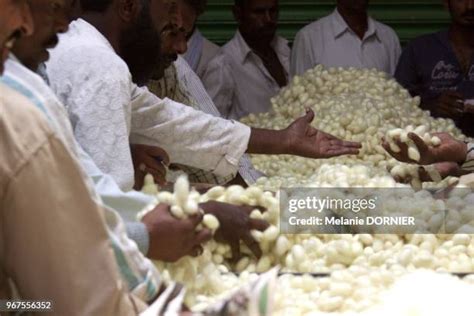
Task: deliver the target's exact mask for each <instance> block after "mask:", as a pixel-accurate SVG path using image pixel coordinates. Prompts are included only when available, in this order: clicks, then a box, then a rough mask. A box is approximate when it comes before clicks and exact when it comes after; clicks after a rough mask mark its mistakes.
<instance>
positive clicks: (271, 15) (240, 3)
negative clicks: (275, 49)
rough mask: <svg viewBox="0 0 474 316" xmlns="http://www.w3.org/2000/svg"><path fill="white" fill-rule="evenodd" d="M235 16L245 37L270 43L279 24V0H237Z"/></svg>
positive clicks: (234, 10)
mask: <svg viewBox="0 0 474 316" xmlns="http://www.w3.org/2000/svg"><path fill="white" fill-rule="evenodd" d="M233 12H234V17H235V20H236V21H237V23H238V25H239V30H240V32H241V33H242V35H243V36H244V38H245V39H249V40H254V41H255V40H256V41H260V42H263V43H270V42H271V41H272V40H273V38H274V37H275V34H276V30H277V26H278V13H279V6H278V0H235V5H234V8H233Z"/></svg>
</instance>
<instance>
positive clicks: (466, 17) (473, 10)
mask: <svg viewBox="0 0 474 316" xmlns="http://www.w3.org/2000/svg"><path fill="white" fill-rule="evenodd" d="M444 3H445V5H446V7H447V8H448V9H449V13H450V14H451V19H452V22H453V23H454V24H457V25H460V26H465V27H474V0H444Z"/></svg>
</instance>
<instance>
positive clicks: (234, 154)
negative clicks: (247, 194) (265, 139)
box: [213, 121, 251, 176]
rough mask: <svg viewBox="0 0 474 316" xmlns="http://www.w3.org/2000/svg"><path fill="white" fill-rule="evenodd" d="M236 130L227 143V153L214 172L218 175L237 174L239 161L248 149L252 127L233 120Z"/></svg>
mask: <svg viewBox="0 0 474 316" xmlns="http://www.w3.org/2000/svg"><path fill="white" fill-rule="evenodd" d="M232 123H233V124H234V130H233V133H232V137H230V141H229V143H228V144H227V146H226V147H227V148H226V154H225V155H224V157H223V159H221V160H220V161H219V162H218V164H217V166H216V168H215V169H214V170H213V172H214V173H215V174H216V175H218V176H227V175H229V174H236V173H237V170H238V168H239V162H240V159H241V158H242V156H243V155H244V154H245V152H246V151H247V148H248V145H249V141H250V133H251V129H250V127H248V126H247V125H244V124H242V123H239V122H236V121H232Z"/></svg>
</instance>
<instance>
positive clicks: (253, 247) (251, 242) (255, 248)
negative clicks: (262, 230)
mask: <svg viewBox="0 0 474 316" xmlns="http://www.w3.org/2000/svg"><path fill="white" fill-rule="evenodd" d="M242 240H243V241H244V243H245V245H246V246H247V247H248V248H249V249H250V251H251V252H252V253H253V254H254V255H255V257H257V258H260V257H261V256H262V250H261V249H260V245H259V244H258V242H257V241H256V240H255V239H254V238H253V237H252V235H251V234H250V231H247V232H246V233H245V235H244V236H242Z"/></svg>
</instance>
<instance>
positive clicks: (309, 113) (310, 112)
mask: <svg viewBox="0 0 474 316" xmlns="http://www.w3.org/2000/svg"><path fill="white" fill-rule="evenodd" d="M304 120H305V121H306V122H307V123H308V124H310V123H311V122H312V121H313V120H314V112H313V110H311V109H306V114H305V116H304Z"/></svg>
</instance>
